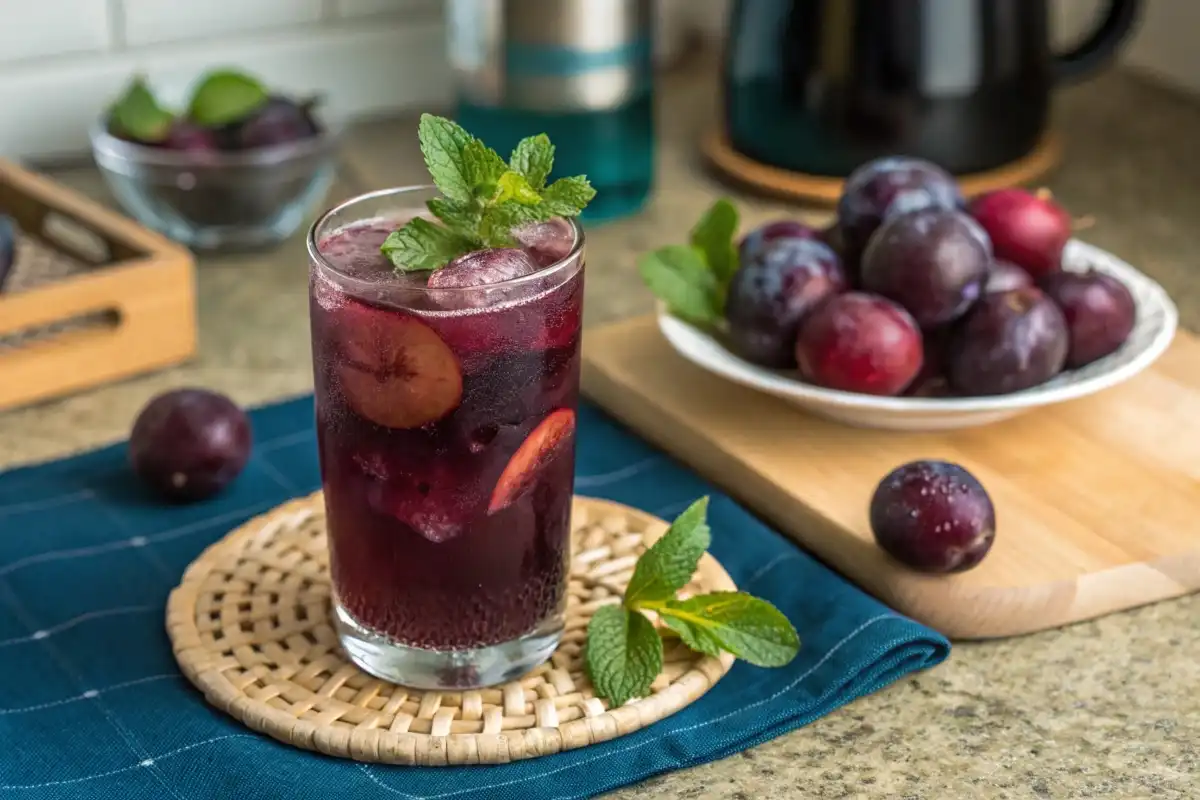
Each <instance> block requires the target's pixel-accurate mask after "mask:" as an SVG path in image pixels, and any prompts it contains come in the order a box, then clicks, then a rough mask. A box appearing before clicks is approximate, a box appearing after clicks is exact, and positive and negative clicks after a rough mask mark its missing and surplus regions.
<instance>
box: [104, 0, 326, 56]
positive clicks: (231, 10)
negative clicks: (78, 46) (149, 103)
mask: <svg viewBox="0 0 1200 800" xmlns="http://www.w3.org/2000/svg"><path fill="white" fill-rule="evenodd" d="M93 2H95V0H93ZM121 5H122V8H123V14H122V16H123V18H124V22H125V25H124V30H125V43H126V44H127V45H134V46H136V45H142V44H157V43H159V42H170V41H177V40H180V39H200V38H204V37H210V36H223V35H226V34H233V33H242V32H245V31H260V30H264V29H270V28H283V27H286V26H289V25H298V24H301V23H305V22H316V21H318V20H319V19H320V18H321V9H322V5H321V0H196V1H195V2H179V1H178V0H122V3H121Z"/></svg>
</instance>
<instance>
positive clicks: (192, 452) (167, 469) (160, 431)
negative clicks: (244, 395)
mask: <svg viewBox="0 0 1200 800" xmlns="http://www.w3.org/2000/svg"><path fill="white" fill-rule="evenodd" d="M251 441H252V437H251V432H250V422H249V420H248V419H247V418H246V415H245V413H243V411H242V410H241V409H240V408H238V407H237V405H235V404H234V402H233V401H232V400H230V399H229V398H228V397H225V396H224V395H222V394H217V393H216V392H210V391H208V390H206V389H176V390H174V391H169V392H166V393H164V394H161V395H159V396H157V397H155V398H154V399H153V400H151V401H150V402H149V403H148V404H147V405H146V407H145V408H143V409H142V410H141V412H140V413H139V414H138V417H137V421H136V422H134V425H133V432H132V434H131V435H130V437H129V460H130V463H131V464H132V466H133V469H134V472H136V473H137V475H138V477H140V478H141V479H142V480H143V481H145V482H146V484H147V485H148V486H149V487H150V488H152V489H153V490H155V491H156V492H157V493H158V494H160V495H162V496H163V497H164V498H166V499H168V500H172V501H175V502H188V501H194V500H203V499H205V498H208V497H211V496H213V495H215V494H217V493H218V492H220V491H221V490H223V489H224V488H225V487H226V486H228V485H229V484H230V483H232V482H233V480H234V479H235V478H237V476H238V475H239V474H241V472H242V469H243V468H244V467H245V466H246V461H247V460H248V459H249V458H250V447H251Z"/></svg>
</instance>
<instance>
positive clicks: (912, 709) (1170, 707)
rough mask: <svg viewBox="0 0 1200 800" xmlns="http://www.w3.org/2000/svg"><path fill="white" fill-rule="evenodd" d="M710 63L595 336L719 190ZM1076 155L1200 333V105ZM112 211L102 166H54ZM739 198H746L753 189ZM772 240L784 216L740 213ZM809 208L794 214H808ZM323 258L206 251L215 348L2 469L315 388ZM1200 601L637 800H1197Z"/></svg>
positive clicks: (366, 163)
mask: <svg viewBox="0 0 1200 800" xmlns="http://www.w3.org/2000/svg"><path fill="white" fill-rule="evenodd" d="M713 81H714V78H713V75H712V72H711V69H710V68H708V67H706V66H705V65H703V64H701V65H700V66H697V65H696V64H694V63H691V64H688V65H686V66H685V67H684V68H683V69H677V70H676V71H675V72H674V73H673V74H671V75H669V76H667V77H666V80H665V84H664V88H665V90H664V91H663V92H662V98H663V102H662V108H661V109H660V131H661V137H662V147H661V150H660V158H659V166H658V169H659V174H658V185H657V190H656V194H655V197H654V200H653V202H652V203H651V204H650V206H649V207H648V208H647V209H646V210H645V211H644V212H643V213H641V214H640V215H638V216H636V217H634V218H631V219H628V220H625V221H621V222H617V223H613V224H610V225H607V226H605V227H603V228H600V229H597V230H595V231H594V232H592V233H589V259H588V264H589V270H588V286H587V299H586V323H587V324H588V325H595V324H597V323H602V322H605V321H609V320H614V319H618V318H622V317H626V316H629V315H633V314H639V313H643V312H647V311H649V310H650V307H651V299H650V297H649V295H648V293H647V292H645V291H644V290H643V289H642V287H641V284H640V283H639V281H638V279H637V277H636V271H635V267H634V256H635V254H636V253H638V252H640V251H642V250H644V249H647V248H649V247H653V246H656V245H658V244H662V243H667V242H670V241H672V240H676V239H677V238H678V237H679V236H680V234H681V233H682V232H683V231H684V230H686V228H687V227H688V226H689V225H690V224H691V223H692V222H693V221H694V220H695V219H696V218H697V217H698V215H699V214H700V212H701V211H702V210H703V209H704V208H705V207H706V206H707V205H708V203H709V202H711V200H712V199H713V197H715V196H716V195H717V194H719V193H723V192H724V193H730V190H729V189H727V188H725V187H723V186H721V185H720V184H718V183H716V182H715V181H714V180H713V179H712V178H710V177H709V176H708V175H707V174H706V173H705V172H704V170H703V169H702V168H701V167H700V166H699V163H698V160H697V158H696V154H695V141H696V139H697V136H698V133H699V131H700V130H701V129H702V128H703V126H704V125H705V124H707V123H708V121H709V120H711V119H712V115H713V108H714V95H715V92H714V91H713V87H714V85H715V84H714V82H713ZM1057 119H1058V127H1059V130H1060V132H1061V133H1062V136H1063V138H1064V140H1065V142H1066V161H1065V163H1064V165H1063V166H1062V168H1061V169H1060V170H1059V171H1058V172H1057V173H1056V175H1055V176H1054V177H1053V178H1052V179H1051V180H1049V182H1048V183H1049V186H1050V187H1051V189H1052V190H1053V191H1054V192H1055V194H1056V195H1057V196H1058V197H1059V198H1060V199H1061V200H1062V202H1063V203H1064V204H1065V205H1066V206H1067V207H1068V208H1070V209H1071V210H1072V211H1073V212H1074V213H1075V214H1077V215H1080V216H1088V217H1091V218H1092V219H1094V221H1095V224H1094V226H1093V227H1091V228H1090V229H1089V230H1088V231H1087V232H1086V233H1085V234H1084V235H1085V236H1086V238H1087V239H1089V240H1090V241H1092V242H1094V243H1095V244H1097V245H1099V246H1101V247H1104V248H1107V249H1110V250H1113V251H1114V252H1116V253H1118V254H1120V255H1121V256H1123V257H1125V258H1126V259H1128V260H1129V261H1131V262H1132V263H1134V264H1137V265H1138V266H1139V267H1141V268H1142V269H1143V270H1145V271H1146V272H1148V273H1149V274H1150V275H1152V276H1153V277H1155V278H1156V279H1158V280H1159V281H1161V282H1162V283H1163V284H1164V285H1165V286H1166V287H1167V289H1168V290H1169V291H1170V292H1171V294H1172V295H1173V297H1174V298H1175V301H1176V303H1177V304H1178V305H1179V309H1180V313H1181V317H1182V322H1183V325H1184V326H1185V327H1188V328H1190V329H1192V330H1196V329H1197V328H1200V264H1198V263H1197V262H1196V260H1195V254H1196V253H1200V226H1198V225H1197V223H1196V219H1197V216H1198V215H1200V159H1197V158H1196V157H1195V155H1194V147H1195V141H1196V139H1197V138H1200V104H1194V103H1193V102H1192V101H1190V100H1188V99H1186V98H1183V97H1180V96H1177V95H1175V94H1172V93H1170V92H1168V91H1166V90H1164V89H1161V88H1158V87H1156V86H1154V85H1151V84H1149V83H1146V82H1144V81H1142V80H1141V79H1139V78H1137V77H1135V76H1132V75H1129V74H1125V73H1122V72H1113V73H1110V74H1107V75H1105V76H1103V77H1101V78H1099V79H1096V80H1093V81H1091V82H1089V83H1086V84H1083V85H1080V86H1076V87H1072V88H1069V89H1067V90H1065V91H1063V92H1062V94H1061V95H1060V98H1059V103H1058V113H1057ZM422 172H423V168H422V164H421V160H420V154H419V152H418V150H417V147H416V137H415V125H414V120H413V119H412V118H411V117H407V118H404V119H392V120H380V121H375V122H370V123H363V124H360V125H358V126H356V127H355V128H354V129H353V130H352V131H351V132H350V135H349V138H348V141H347V143H346V147H345V150H344V152H343V155H342V159H341V169H340V174H339V179H338V181H337V183H336V184H335V186H334V188H333V189H332V191H331V197H330V200H331V201H336V200H340V199H343V198H346V197H349V196H352V195H354V194H357V193H359V192H362V191H366V190H368V189H373V188H379V187H383V186H389V185H396V184H404V183H411V182H416V181H419V180H420V179H421V177H422ZM54 174H55V176H56V177H58V178H59V179H61V180H62V181H63V182H65V183H67V184H68V185H71V186H74V187H76V188H79V189H81V190H83V191H84V192H86V193H88V194H90V195H93V196H95V197H98V198H102V199H105V201H106V202H107V195H106V194H105V191H104V189H103V187H102V185H101V183H100V180H99V177H98V176H97V175H96V173H95V172H94V171H93V170H92V169H90V168H89V169H83V168H77V169H60V170H54ZM734 194H736V192H734ZM739 202H740V203H741V204H742V205H743V207H744V208H745V209H746V216H747V217H748V222H750V223H751V224H753V223H755V222H757V221H761V220H764V219H766V218H768V217H770V216H774V215H776V214H779V213H781V212H784V211H785V207H784V206H782V205H779V204H776V203H772V202H769V201H762V200H756V199H752V198H749V197H740V196H739ZM792 213H794V212H792ZM306 270H307V265H306V257H305V253H304V248H303V243H302V241H301V236H300V235H297V236H295V237H293V238H292V240H290V241H289V242H287V243H285V244H284V245H282V246H281V247H279V248H278V249H276V250H273V251H271V252H267V253H256V254H251V255H237V256H221V257H207V256H206V257H201V258H200V259H199V263H198V276H199V277H198V281H199V302H200V325H201V331H200V353H199V356H198V357H197V358H196V359H195V360H194V361H192V362H191V363H189V364H187V365H185V366H183V367H180V368H177V369H172V370H168V371H165V372H161V373H158V374H155V375H151V376H147V377H142V378H138V379H135V380H130V381H127V382H124V383H121V384H118V385H113V386H109V387H105V388H102V389H98V390H94V391H90V392H87V393H84V394H80V395H77V396H74V397H71V398H67V399H64V400H60V401H56V402H51V403H47V404H43V405H40V406H37V407H33V408H27V409H22V410H17V411H10V412H7V413H3V414H0V467H3V466H7V465H12V464H16V463H21V462H26V461H33V460H39V459H45V458H50V457H54V456H60V455H64V454H66V453H68V452H71V451H76V450H80V449H83V448H88V447H92V446H95V445H98V444H101V443H105V442H108V441H112V440H115V439H118V438H122V437H124V436H125V435H126V432H127V430H128V426H129V425H130V423H131V421H132V419H133V416H134V415H135V414H136V412H137V410H138V408H139V407H140V406H141V405H142V404H143V403H144V402H145V401H146V400H147V399H148V398H149V397H150V396H151V395H152V394H153V393H155V392H157V391H160V390H162V389H164V388H166V387H174V386H180V385H185V384H198V385H203V386H208V387H212V388H215V389H219V390H222V391H225V392H228V393H229V394H230V395H231V396H233V397H234V398H236V399H237V400H238V401H239V402H242V403H246V404H257V403H262V402H267V401H270V400H275V399H279V398H281V397H284V396H289V395H295V394H299V393H303V392H307V391H309V389H310V387H311V373H310V365H309V341H308V319H307V313H308V312H307V296H306V289H307V287H306ZM1197 618H1200V595H1197V596H1192V597H1188V598H1184V599H1180V600H1173V601H1168V602H1164V603H1159V604H1157V605H1154V606H1150V607H1146V608H1142V609H1138V610H1135V611H1131V612H1126V613H1121V614H1115V615H1112V616H1109V617H1106V618H1104V619H1100V620H1097V621H1094V622H1089V623H1084V624H1080V625H1075V626H1073V627H1070V628H1067V629H1064V630H1058V631H1052V632H1048V633H1042V634H1036V635H1032V636H1026V637H1022V638H1018V639H1012V640H1008V641H1000V642H993V643H985V644H962V645H958V646H957V647H956V649H955V650H954V653H953V655H952V657H951V658H950V660H949V661H948V662H946V663H945V664H943V665H941V666H939V667H937V668H936V669H934V670H931V671H929V672H927V673H924V674H921V675H918V676H916V677H914V678H910V679H908V680H906V681H904V682H903V683H900V684H897V685H894V686H891V687H889V688H887V689H885V690H883V691H881V692H879V693H877V694H874V695H872V696H870V697H866V698H863V699H861V700H858V701H856V702H855V703H853V704H852V705H850V706H849V707H847V708H845V709H843V710H841V711H838V712H836V713H834V714H832V715H830V716H829V717H827V718H824V719H822V720H819V721H817V722H815V723H814V724H812V725H810V726H808V727H806V728H803V729H801V730H799V731H796V732H794V733H792V734H789V735H787V736H784V737H782V738H780V739H777V740H775V741H772V742H768V743H767V744H764V745H761V746H759V747H756V748H754V749H752V750H749V751H747V752H745V753H742V754H740V755H737V756H733V757H731V758H728V759H726V760H724V761H720V762H717V763H714V764H710V765H706V766H703V767H699V768H696V769H692V770H688V771H685V772H678V773H673V774H669V775H666V776H663V777H660V778H657V779H653V780H651V781H648V782H646V783H643V784H641V785H638V786H635V787H631V788H629V789H625V790H623V791H619V792H616V793H614V795H613V796H614V797H617V798H643V797H647V798H648V797H668V798H670V797H678V798H706V799H710V798H711V799H713V800H715V799H716V798H730V799H733V798H737V799H738V800H748V799H749V798H755V800H766V799H767V798H810V797H813V798H815V797H829V798H833V797H837V798H849V797H888V798H958V797H974V798H980V800H985V799H987V798H1025V797H1033V798H1043V797H1045V798H1098V797H1150V796H1153V797H1180V798H1182V797H1192V796H1194V794H1193V790H1191V789H1189V788H1188V787H1189V786H1191V785H1192V784H1193V783H1194V782H1196V781H1197V780H1200V696H1198V695H1197V693H1196V691H1195V687H1196V686H1198V685H1200V626H1197V625H1196V624H1195V620H1196V619H1197Z"/></svg>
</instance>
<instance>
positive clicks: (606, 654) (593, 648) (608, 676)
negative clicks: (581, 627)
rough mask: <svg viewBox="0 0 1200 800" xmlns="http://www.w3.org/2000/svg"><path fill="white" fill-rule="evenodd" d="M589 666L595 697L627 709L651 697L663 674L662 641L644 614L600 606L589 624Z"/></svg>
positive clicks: (587, 653) (620, 607) (587, 657)
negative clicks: (638, 700) (635, 702)
mask: <svg viewBox="0 0 1200 800" xmlns="http://www.w3.org/2000/svg"><path fill="white" fill-rule="evenodd" d="M586 663H587V670H588V676H589V677H590V678H591V680H592V686H593V687H594V688H595V689H596V694H597V695H599V696H600V697H604V698H607V699H608V701H609V702H610V703H611V704H612V705H614V706H620V705H624V704H625V703H627V702H629V701H630V700H632V699H633V698H635V697H645V696H646V695H648V694H649V693H650V686H651V684H653V683H654V679H655V678H657V677H658V673H659V672H660V671H662V665H663V649H662V640H661V639H659V638H658V632H657V631H655V630H654V625H652V624H651V622H650V620H648V619H646V618H645V617H644V616H642V615H641V614H639V613H637V612H634V611H628V610H626V609H625V608H623V607H622V606H615V605H614V606H601V607H600V608H598V609H596V613H595V614H593V615H592V619H591V621H590V622H589V623H588V630H587V652H586Z"/></svg>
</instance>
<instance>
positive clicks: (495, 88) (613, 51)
mask: <svg viewBox="0 0 1200 800" xmlns="http://www.w3.org/2000/svg"><path fill="white" fill-rule="evenodd" d="M448 8H449V37H450V42H449V44H450V48H449V49H450V62H451V66H452V68H453V70H454V74H455V79H456V81H457V83H458V87H459V92H460V95H461V96H462V98H463V99H464V100H466V101H468V102H470V103H473V104H475V105H480V106H488V107H497V106H504V107H511V108H520V109H527V110H531V111H550V112H556V111H557V112H562V111H600V110H607V109H611V108H615V107H618V106H621V105H623V104H625V103H627V102H629V101H630V100H632V99H634V98H635V97H637V96H638V95H640V94H642V93H643V92H645V91H646V90H647V89H648V88H649V85H650V81H651V76H652V64H653V60H652V59H653V53H652V42H653V36H652V29H651V25H652V24H653V14H652V9H651V0H449V2H448Z"/></svg>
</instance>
